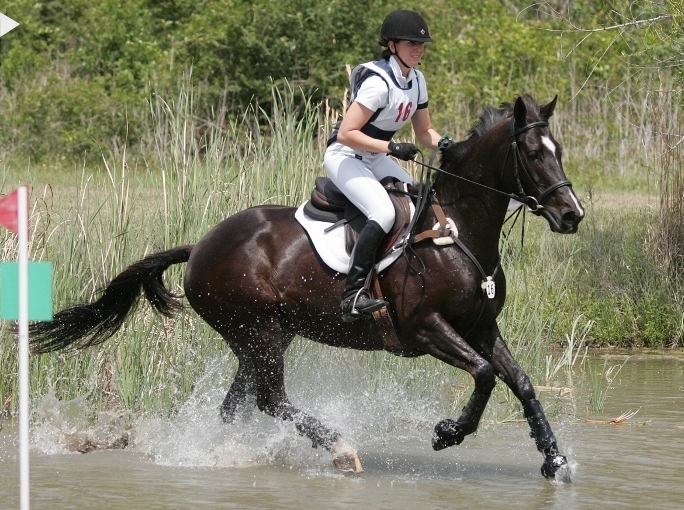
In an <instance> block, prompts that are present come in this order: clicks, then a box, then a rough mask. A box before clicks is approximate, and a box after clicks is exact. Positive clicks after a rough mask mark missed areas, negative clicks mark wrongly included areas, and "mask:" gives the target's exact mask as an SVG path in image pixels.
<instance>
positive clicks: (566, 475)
mask: <svg viewBox="0 0 684 510" xmlns="http://www.w3.org/2000/svg"><path fill="white" fill-rule="evenodd" d="M541 474H542V476H543V477H544V478H547V479H549V480H555V481H556V482H563V483H570V482H571V480H570V465H569V464H568V459H567V458H566V457H565V455H561V454H560V453H556V454H554V455H549V456H547V457H546V460H545V461H544V464H542V467H541Z"/></svg>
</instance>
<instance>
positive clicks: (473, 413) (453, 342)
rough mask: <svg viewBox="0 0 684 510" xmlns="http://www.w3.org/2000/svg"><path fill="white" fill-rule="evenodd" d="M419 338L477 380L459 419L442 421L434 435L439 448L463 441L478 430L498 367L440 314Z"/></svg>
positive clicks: (426, 348)
mask: <svg viewBox="0 0 684 510" xmlns="http://www.w3.org/2000/svg"><path fill="white" fill-rule="evenodd" d="M418 342H419V345H420V347H421V349H423V350H424V351H425V352H427V353H428V354H431V355H432V356H434V357H436V358H438V359H440V360H442V361H444V362H445V363H448V364H449V365H452V366H454V367H457V368H460V369H463V370H465V371H466V372H468V373H469V374H470V375H471V376H472V377H473V379H474V381H475V390H474V391H473V393H472V395H471V396H470V399H469V400H468V403H467V404H466V405H465V407H464V408H463V411H462V412H461V415H460V416H459V417H458V419H457V420H455V421H454V420H452V419H449V418H447V419H444V420H442V421H440V422H439V423H438V424H437V426H436V427H435V432H434V435H433V437H432V447H433V448H434V449H435V450H442V449H444V448H447V447H449V446H453V445H457V444H461V443H462V442H463V439H464V438H465V436H467V435H468V434H472V433H473V432H475V431H476V430H477V427H478V425H479V423H480V418H481V417H482V413H483V412H484V409H485V407H486V406H487V402H488V401H489V397H490V395H491V394H492V390H493V389H494V385H495V384H496V378H495V375H494V369H493V367H492V365H491V364H490V363H489V362H488V361H487V360H485V359H484V358H483V357H482V356H480V355H479V354H478V353H477V352H476V351H475V350H474V349H473V348H472V347H471V346H470V345H468V343H467V342H466V341H465V340H464V339H463V338H462V337H461V336H460V335H459V334H458V333H456V331H454V329H453V328H452V327H451V326H450V325H449V324H448V323H447V322H446V321H445V320H444V319H443V318H442V317H441V316H439V315H438V314H434V315H432V316H431V317H429V318H428V319H427V320H426V321H425V324H424V327H423V329H422V331H421V332H420V333H419V335H418Z"/></svg>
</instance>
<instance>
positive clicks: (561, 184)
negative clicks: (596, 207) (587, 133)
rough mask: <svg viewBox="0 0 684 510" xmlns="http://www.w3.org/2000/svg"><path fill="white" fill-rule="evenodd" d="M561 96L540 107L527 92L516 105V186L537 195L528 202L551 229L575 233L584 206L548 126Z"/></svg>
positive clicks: (512, 128) (512, 122)
mask: <svg viewBox="0 0 684 510" xmlns="http://www.w3.org/2000/svg"><path fill="white" fill-rule="evenodd" d="M557 98H558V96H556V97H554V98H553V100H552V101H551V102H550V103H548V104H545V105H543V106H539V105H538V104H537V102H536V101H535V100H534V99H533V98H532V96H530V95H528V94H523V95H522V96H520V97H518V99H516V101H515V104H514V105H513V116H512V117H511V119H510V133H511V152H512V159H513V168H514V172H513V177H514V179H515V180H516V181H517V182H515V183H514V186H515V187H517V188H518V189H516V192H518V193H521V192H522V193H523V194H524V195H527V196H529V197H533V198H534V200H532V199H530V200H529V201H528V203H527V205H528V206H531V208H532V209H533V211H534V212H535V214H539V215H541V216H543V217H544V218H546V220H547V221H548V222H549V226H550V227H551V230H553V231H554V232H559V233H561V234H573V233H575V232H577V225H578V224H579V222H580V221H582V218H583V217H584V209H583V208H582V206H581V204H580V202H579V200H578V199H577V196H576V195H575V193H573V191H572V185H571V184H570V181H568V180H567V179H566V177H565V172H564V171H563V163H562V161H561V156H562V154H563V150H562V148H561V146H560V144H559V143H558V142H557V141H556V140H555V139H554V138H553V135H551V132H550V131H549V128H548V120H549V118H550V117H551V115H553V110H554V108H555V107H556V99H557ZM520 188H522V189H520ZM535 201H536V208H535V203H534V202H535ZM530 202H531V204H530Z"/></svg>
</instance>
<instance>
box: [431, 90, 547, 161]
mask: <svg viewBox="0 0 684 510" xmlns="http://www.w3.org/2000/svg"><path fill="white" fill-rule="evenodd" d="M521 97H522V99H523V101H524V102H525V103H526V105H527V106H528V109H530V107H532V109H533V110H534V106H536V110H539V106H538V105H537V103H536V101H535V100H534V99H533V98H532V96H530V95H529V94H523V95H522V96H521ZM511 115H513V103H502V104H501V107H500V108H495V107H493V106H485V107H484V110H483V112H482V115H480V118H479V120H478V121H477V122H476V123H475V124H474V125H473V126H472V127H471V128H470V130H468V137H467V138H466V139H465V140H463V141H460V142H457V143H455V144H452V145H451V146H450V147H449V148H447V149H445V150H443V151H442V159H441V161H442V164H443V166H447V167H452V168H453V167H454V166H455V167H456V168H457V167H458V166H459V163H460V162H462V161H463V160H465V159H466V158H467V157H468V155H469V154H470V153H471V151H472V150H473V149H474V148H475V146H476V145H477V144H478V143H479V141H480V140H482V138H483V137H484V135H486V134H487V133H488V132H489V131H490V130H491V129H492V128H493V127H494V126H496V125H497V124H498V123H499V122H501V121H502V120H504V119H507V118H510V116H511Z"/></svg>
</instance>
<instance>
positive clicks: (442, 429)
mask: <svg viewBox="0 0 684 510" xmlns="http://www.w3.org/2000/svg"><path fill="white" fill-rule="evenodd" d="M464 439H465V434H464V433H463V431H462V430H461V427H459V426H458V423H456V422H455V421H454V420H450V419H449V418H447V419H446V420H442V421H440V422H439V423H438V424H437V425H436V426H435V433H434V434H433V436H432V449H433V450H435V451H439V450H443V449H444V448H448V447H449V446H453V445H455V444H461V443H462V442H463V440H464Z"/></svg>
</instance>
